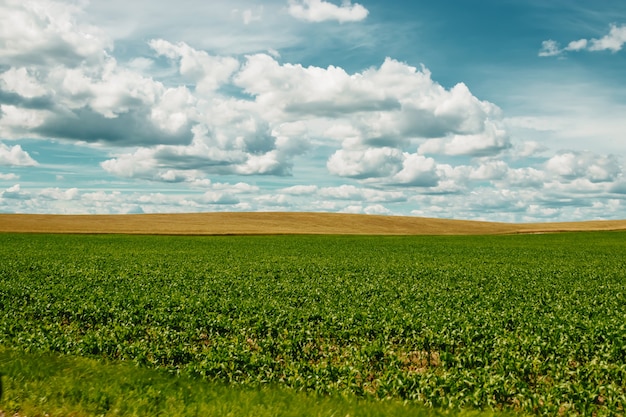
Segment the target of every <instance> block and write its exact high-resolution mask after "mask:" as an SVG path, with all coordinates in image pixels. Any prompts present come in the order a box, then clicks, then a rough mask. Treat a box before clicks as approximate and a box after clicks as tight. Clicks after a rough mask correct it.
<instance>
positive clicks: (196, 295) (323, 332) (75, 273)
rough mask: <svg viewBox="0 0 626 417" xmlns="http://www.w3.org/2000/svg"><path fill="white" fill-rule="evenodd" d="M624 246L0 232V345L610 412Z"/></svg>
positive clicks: (625, 325) (618, 238)
mask: <svg viewBox="0 0 626 417" xmlns="http://www.w3.org/2000/svg"><path fill="white" fill-rule="evenodd" d="M624 242H626V233H623V232H607V233H572V234H555V235H525V236H475V237H467V236H466V237H349V236H282V237H281V236H256V237H173V236H160V237H159V236H152V237H150V236H148V237H146V236H113V235H108V236H71V235H65V236H59V235H10V234H7V235H0V346H10V347H14V348H15V349H18V350H20V351H23V352H33V353H35V352H52V353H62V354H67V355H79V356H85V357H93V358H102V359H106V360H110V361H125V362H130V363H133V364H135V365H138V366H140V367H143V368H153V369H159V370H163V371H166V372H169V373H174V374H182V375H187V376H190V377H201V378H202V379H204V380H205V381H213V382H219V383H228V384H231V385H245V386H248V387H257V386H270V385H278V386H281V387H289V388H291V389H293V390H295V391H306V392H310V393H316V394H319V395H331V396H337V395H339V396H354V397H359V398H366V399H368V398H373V399H380V400H386V399H389V398H392V399H396V400H399V401H409V402H411V403H415V404H421V405H426V406H430V407H434V408H443V409H450V408H452V409H456V408H464V409H470V408H475V409H487V410H511V411H522V412H528V413H535V414H543V415H556V414H570V415H571V414H579V415H592V414H595V415H597V416H601V415H615V414H621V415H623V414H624V410H625V406H626V386H625V385H624V382H623V381H626V244H624Z"/></svg>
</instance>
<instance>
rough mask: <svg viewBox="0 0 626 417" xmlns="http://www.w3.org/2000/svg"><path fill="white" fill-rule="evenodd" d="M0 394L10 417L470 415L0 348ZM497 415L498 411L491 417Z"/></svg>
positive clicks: (478, 416)
mask: <svg viewBox="0 0 626 417" xmlns="http://www.w3.org/2000/svg"><path fill="white" fill-rule="evenodd" d="M0 372H1V373H2V374H3V375H4V376H3V382H4V395H3V397H2V399H1V400H0V410H3V412H4V413H5V415H8V416H12V415H13V414H14V413H18V414H19V415H20V416H46V415H49V416H76V417H78V416H81V417H82V416H85V417H87V416H233V417H234V416H237V417H239V416H244V417H245V416H251V417H252V416H255V417H269V416H272V417H278V416H281V417H289V416H294V417H295V416H311V417H347V416H350V417H355V416H362V417H378V416H380V417H382V416H385V417H394V416H398V417H400V416H402V417H406V416H409V417H410V416H418V417H435V416H450V415H451V416H476V417H486V416H491V415H495V414H494V413H481V412H477V411H473V412H467V411H465V412H461V411H458V410H434V409H427V408H423V407H419V406H416V405H413V404H407V403H403V402H400V401H397V400H393V401H391V400H390V401H375V400H365V399H357V398H355V397H347V396H319V395H313V394H306V393H303V392H296V391H294V390H289V389H285V388H281V387H277V386H259V387H257V388H252V387H241V386H227V385H221V384H217V383H214V382H208V381H205V380H200V379H193V378H190V377H187V376H181V375H171V374H169V373H167V372H165V371H162V370H154V369H146V368H141V367H137V366H134V365H131V364H128V363H122V362H107V361H101V360H96V359H90V358H82V357H72V356H61V355H52V354H40V353H23V352H20V351H17V350H12V349H0ZM498 415H502V414H498Z"/></svg>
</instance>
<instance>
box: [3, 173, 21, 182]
mask: <svg viewBox="0 0 626 417" xmlns="http://www.w3.org/2000/svg"><path fill="white" fill-rule="evenodd" d="M19 178H20V176H19V175H16V174H13V173H11V174H2V173H0V180H2V181H14V180H18V179H19Z"/></svg>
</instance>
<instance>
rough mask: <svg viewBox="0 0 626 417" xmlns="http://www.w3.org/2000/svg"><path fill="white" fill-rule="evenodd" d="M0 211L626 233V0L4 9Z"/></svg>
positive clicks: (147, 2)
mask: <svg viewBox="0 0 626 417" xmlns="http://www.w3.org/2000/svg"><path fill="white" fill-rule="evenodd" d="M0 28H1V29H0V212H20V213H141V212H144V213H153V212H198V211H327V212H350V213H368V214H389V215H414V216H427V217H444V218H459V219H481V220H492V221H506V222H528V221H570V220H590V219H623V218H626V121H625V120H626V118H625V116H626V82H625V81H626V72H624V69H625V68H626V51H625V49H626V3H624V2H623V1H622V0H620V1H617V0H606V1H602V2H588V1H571V0H570V1H560V0H558V1H557V0H553V1H549V2H546V1H535V0H524V1H522V0H498V1H495V0H481V1H473V0H463V1H459V0H442V1H439V2H430V1H428V2H427V1H381V0H363V1H360V2H354V1H353V2H350V1H341V0H269V1H253V0H230V1H227V2H225V1H216V0H212V1H203V2H200V1H196V0H178V1H176V2H171V1H164V0H134V1H132V2H129V1H122V0H107V1H96V0H92V1H91V2H88V1H82V0H58V1H52V0H28V1H23V0H8V1H5V2H3V3H2V4H0Z"/></svg>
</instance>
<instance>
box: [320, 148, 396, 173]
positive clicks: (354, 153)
mask: <svg viewBox="0 0 626 417" xmlns="http://www.w3.org/2000/svg"><path fill="white" fill-rule="evenodd" d="M403 159H404V155H403V154H402V152H401V151H400V150H398V149H393V148H368V149H364V150H346V149H340V150H338V151H337V152H335V153H334V154H333V155H332V156H331V157H330V159H329V160H328V163H327V164H326V166H327V167H328V170H329V171H330V172H331V173H333V174H335V175H338V176H340V177H348V178H357V179H364V178H381V177H389V176H391V175H394V174H395V173H397V172H398V171H399V170H400V167H401V166H402V162H403Z"/></svg>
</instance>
